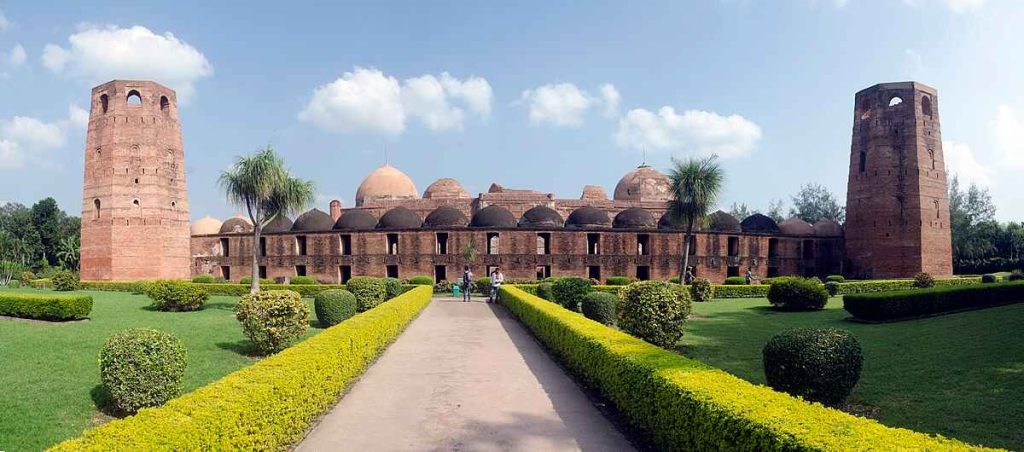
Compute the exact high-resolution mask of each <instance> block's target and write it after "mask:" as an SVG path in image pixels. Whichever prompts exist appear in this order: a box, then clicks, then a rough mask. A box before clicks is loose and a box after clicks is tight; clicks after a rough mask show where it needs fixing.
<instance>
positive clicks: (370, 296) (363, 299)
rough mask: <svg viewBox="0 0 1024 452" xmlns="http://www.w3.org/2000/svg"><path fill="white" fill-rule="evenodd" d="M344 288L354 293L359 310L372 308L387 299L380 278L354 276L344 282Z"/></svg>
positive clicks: (385, 288)
mask: <svg viewBox="0 0 1024 452" xmlns="http://www.w3.org/2000/svg"><path fill="white" fill-rule="evenodd" d="M345 288H346V289H348V291H349V292H352V295H355V297H356V307H357V308H358V310H359V312H363V311H368V310H370V309H373V308H375V307H377V305H379V304H381V303H383V302H384V300H386V299H387V294H388V292H387V287H385V285H384V280H383V279H380V278H371V277H369V276H356V277H355V278H352V279H350V280H348V282H347V283H345Z"/></svg>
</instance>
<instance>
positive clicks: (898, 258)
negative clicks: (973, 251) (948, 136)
mask: <svg viewBox="0 0 1024 452" xmlns="http://www.w3.org/2000/svg"><path fill="white" fill-rule="evenodd" d="M938 105H939V103H938V96H937V94H936V91H935V89H934V88H932V87H929V86H926V85H923V84H921V83H917V82H899V83H882V84H878V85H875V86H872V87H870V88H867V89H865V90H863V91H860V92H859V93H857V95H856V99H855V105H854V118H853V142H852V144H851V146H850V178H849V182H848V185H847V194H846V256H847V258H848V259H849V260H850V273H851V274H853V275H855V276H858V277H872V278H895V277H909V276H913V275H914V274H915V273H917V272H922V271H923V272H928V273H930V274H932V275H934V276H949V275H952V273H953V263H952V244H951V238H950V230H949V195H948V192H947V187H946V169H945V166H944V161H943V156H942V136H941V134H940V132H939V109H938Z"/></svg>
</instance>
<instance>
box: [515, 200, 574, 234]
mask: <svg viewBox="0 0 1024 452" xmlns="http://www.w3.org/2000/svg"><path fill="white" fill-rule="evenodd" d="M564 223H565V220H562V216H561V215H559V214H558V212H555V209H552V208H550V207H547V206H536V207H531V208H530V210H527V211H526V212H525V213H523V217H522V218H520V219H519V227H521V228H536V229H552V228H560V227H562V225H563V224H564Z"/></svg>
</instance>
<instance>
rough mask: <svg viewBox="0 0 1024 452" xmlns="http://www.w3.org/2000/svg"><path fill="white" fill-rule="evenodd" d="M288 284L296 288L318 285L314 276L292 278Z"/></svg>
mask: <svg viewBox="0 0 1024 452" xmlns="http://www.w3.org/2000/svg"><path fill="white" fill-rule="evenodd" d="M251 283H252V279H251V277H250V284H251ZM288 284H291V285H295V286H311V285H314V284H316V279H315V278H313V277H312V276H292V279H290V280H289V281H288Z"/></svg>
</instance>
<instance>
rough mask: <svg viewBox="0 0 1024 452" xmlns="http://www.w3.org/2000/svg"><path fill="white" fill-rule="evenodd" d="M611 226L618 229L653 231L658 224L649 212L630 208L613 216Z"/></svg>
mask: <svg viewBox="0 0 1024 452" xmlns="http://www.w3.org/2000/svg"><path fill="white" fill-rule="evenodd" d="M612 226H613V227H615V228H620V229H653V228H655V227H657V226H658V223H657V222H656V221H655V220H654V215H651V213H650V212H648V211H646V210H644V209H641V208H639V207H630V208H628V209H626V210H623V211H622V212H619V213H618V214H617V215H615V220H613V221H612Z"/></svg>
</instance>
